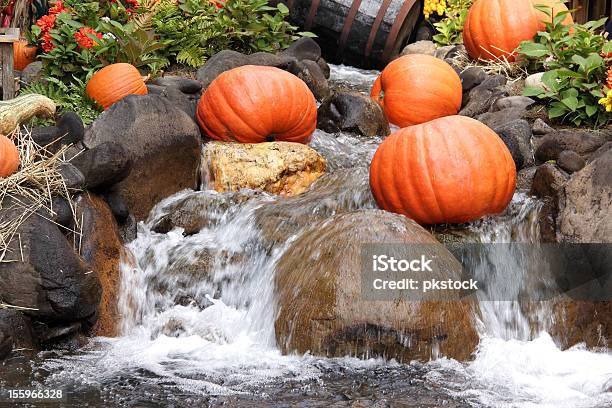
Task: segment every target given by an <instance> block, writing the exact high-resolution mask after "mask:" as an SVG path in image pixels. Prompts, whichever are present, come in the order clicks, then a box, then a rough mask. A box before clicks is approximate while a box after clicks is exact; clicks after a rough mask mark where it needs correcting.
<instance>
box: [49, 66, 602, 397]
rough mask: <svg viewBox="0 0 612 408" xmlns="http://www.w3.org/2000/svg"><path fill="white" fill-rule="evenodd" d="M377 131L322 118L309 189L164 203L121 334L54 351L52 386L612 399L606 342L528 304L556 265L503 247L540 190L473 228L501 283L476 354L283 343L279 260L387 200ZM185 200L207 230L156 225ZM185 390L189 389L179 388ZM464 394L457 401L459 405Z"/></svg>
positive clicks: (137, 264)
mask: <svg viewBox="0 0 612 408" xmlns="http://www.w3.org/2000/svg"><path fill="white" fill-rule="evenodd" d="M376 75H377V73H376V72H370V71H361V70H355V69H353V68H350V67H343V66H342V67H337V66H334V67H332V78H331V81H332V82H333V83H335V84H337V85H338V84H339V85H346V86H354V87H355V88H356V89H358V90H360V91H362V92H366V91H367V87H368V86H369V84H371V82H372V81H373V78H375V77H376ZM379 143H380V139H378V138H370V139H363V138H356V137H354V136H351V135H329V134H326V133H324V132H320V131H317V132H316V133H315V136H314V138H313V142H312V144H311V147H313V148H314V149H316V150H317V151H319V152H320V153H321V154H323V155H324V156H325V158H326V159H327V160H328V167H329V172H328V174H327V175H326V176H324V177H323V178H322V179H320V180H319V181H318V182H317V183H315V185H313V187H312V188H311V189H310V190H309V191H307V192H306V193H304V194H302V195H300V196H298V197H292V198H279V197H273V196H270V195H267V194H265V193H257V192H250V191H243V192H238V193H217V192H214V191H209V190H204V191H183V192H180V193H178V194H176V195H174V196H172V197H168V198H167V199H165V200H163V201H162V202H161V203H159V204H158V205H157V206H156V207H155V208H154V209H153V211H152V212H151V214H150V216H149V218H148V220H147V221H146V222H144V223H141V224H140V225H139V226H138V238H137V239H136V240H135V241H133V242H132V243H130V244H129V245H128V247H127V249H128V251H127V252H128V256H126V257H125V259H124V260H123V264H122V281H121V287H120V300H119V310H120V312H121V316H122V321H121V323H120V325H121V333H122V334H121V336H120V337H118V338H116V339H106V338H99V339H95V341H93V342H92V343H91V344H90V345H89V346H88V347H86V348H85V349H84V350H81V351H79V352H78V353H74V354H71V353H67V354H65V355H59V356H56V357H55V358H47V359H44V360H43V362H42V363H41V367H40V371H42V372H44V373H45V376H46V375H47V374H48V378H47V380H46V381H47V384H55V385H57V384H60V385H62V386H66V384H75V383H76V384H77V385H76V386H75V387H76V388H77V389H78V390H82V389H83V388H85V389H91V388H93V389H95V390H102V389H107V391H106V393H105V394H104V395H105V398H107V399H108V400H111V401H116V399H117V398H119V399H120V400H121V401H122V402H124V403H126V404H128V403H133V402H134V401H141V400H143V399H145V398H146V399H149V398H153V397H152V396H158V397H159V396H163V398H162V397H159V398H162V399H161V400H157V401H158V402H159V403H160V404H167V403H171V404H176V403H177V402H178V405H177V406H183V405H180V404H181V403H183V402H182V400H181V398H183V397H182V395H183V394H184V395H187V396H188V398H189V403H190V404H191V405H196V406H199V405H204V404H208V403H209V402H210V400H209V399H208V398H209V397H213V396H214V397H219V396H228V395H230V396H244V395H255V396H257V397H258V398H263V399H265V398H267V397H268V394H269V393H274V392H276V393H277V395H280V397H279V399H280V400H282V402H281V403H279V406H280V405H282V406H286V405H293V404H295V403H296V401H300V398H299V397H300V396H303V397H304V398H306V396H308V398H311V400H310V401H313V404H312V405H316V403H315V402H317V403H320V404H326V405H327V404H329V401H332V400H338V401H339V400H340V399H341V396H342V395H344V396H345V397H346V395H347V394H348V395H352V393H358V392H359V390H356V389H361V388H366V389H367V388H368V387H369V385H370V384H376V387H380V388H376V390H381V395H384V398H386V399H388V400H389V401H390V403H392V402H393V401H401V402H398V404H400V405H401V404H405V405H415V406H416V405H417V404H420V402H421V400H420V399H419V398H423V399H422V401H423V403H422V405H423V406H425V405H427V406H437V405H441V404H445V405H446V404H447V403H450V405H448V406H449V407H456V406H465V405H463V402H467V403H468V404H470V405H471V406H474V407H483V406H484V407H501V406H504V407H521V408H531V407H551V408H553V407H554V408H559V407H567V408H570V407H572V408H573V407H591V408H595V407H606V406H608V407H609V406H612V392H611V391H612V356H611V355H610V353H609V351H608V350H605V351H602V352H593V351H588V350H586V349H585V348H584V347H583V346H580V345H578V346H575V347H573V348H572V349H570V350H566V351H562V350H560V349H559V348H558V347H557V346H556V345H555V342H554V341H553V339H552V338H551V336H550V335H548V334H547V333H546V330H547V322H548V317H549V316H548V314H549V312H548V311H547V309H546V304H541V305H540V307H539V308H531V309H529V310H525V309H524V308H523V307H522V305H521V303H520V302H519V301H518V300H519V299H520V297H521V294H522V293H523V292H524V291H526V290H528V289H529V290H534V288H535V287H536V286H537V287H539V286H546V283H547V281H546V277H545V276H544V277H542V280H539V281H537V282H530V281H529V279H523V278H526V276H523V275H522V274H524V273H525V272H524V271H525V270H526V269H525V268H524V266H525V264H526V263H529V262H534V260H533V259H528V257H527V255H529V254H533V253H537V252H536V251H527V252H521V251H522V250H521V247H520V246H514V245H507V244H509V243H524V244H526V245H527V246H526V247H525V248H527V247H529V246H532V247H536V246H537V245H539V230H538V221H537V220H538V212H539V210H540V206H541V203H540V202H539V201H537V200H534V199H532V198H529V197H527V196H526V195H524V194H520V193H519V194H516V195H515V197H514V199H513V200H512V203H511V205H510V207H509V208H508V210H507V211H506V212H505V213H504V214H502V215H499V216H495V217H490V218H487V219H485V220H482V221H479V222H476V223H473V224H470V225H469V226H468V227H467V228H468V229H469V231H467V232H466V235H468V236H469V237H471V238H470V239H471V240H472V241H473V242H475V243H481V244H487V245H486V246H485V248H486V251H485V253H484V254H483V256H482V258H480V259H477V260H476V263H475V266H476V267H475V273H476V277H477V278H479V279H484V280H486V281H487V282H488V284H489V285H488V288H487V291H485V292H484V293H482V294H479V296H480V297H479V302H480V309H481V314H480V316H479V319H480V323H481V324H480V332H481V342H480V345H479V347H478V350H477V352H476V354H475V356H474V360H473V361H471V362H467V363H462V362H457V361H454V360H450V359H447V358H444V357H442V358H440V359H438V360H436V361H432V362H429V363H427V364H424V365H422V364H418V363H412V364H405V365H402V364H398V363H395V362H393V361H384V360H381V359H376V360H374V359H373V360H369V361H360V360H357V359H354V358H348V357H347V358H342V359H325V358H317V357H313V356H310V355H305V356H297V355H290V356H283V355H281V353H280V351H279V350H278V348H277V346H276V341H275V331H274V321H275V317H276V313H277V310H276V309H277V305H276V300H275V296H274V277H275V267H276V263H277V262H278V260H279V259H280V257H281V256H282V255H283V253H284V252H285V250H286V248H287V247H288V245H290V244H291V242H292V241H293V240H295V239H296V238H297V237H298V236H299V234H300V232H301V230H302V229H303V228H305V227H307V226H308V225H309V220H310V218H311V217H314V216H317V217H320V218H323V219H326V218H330V217H332V216H334V215H336V214H339V213H342V212H350V211H355V210H359V209H369V208H375V203H374V201H373V199H372V196H371V193H370V189H369V183H368V164H369V162H370V160H371V157H372V155H373V154H374V152H375V150H376V148H377V146H378V144H379ZM182 209H184V210H185V211H183V212H185V213H188V215H190V216H193V217H194V218H195V219H196V221H197V223H198V224H199V226H200V228H197V229H196V231H191V232H190V233H189V234H184V232H185V230H184V229H183V228H181V227H177V228H165V229H164V228H161V227H160V226H161V225H165V223H166V222H167V221H168V219H169V217H171V216H172V214H177V213H181V211H182ZM179 218H180V217H179ZM156 231H157V232H156ZM269 235H273V236H274V237H275V238H276V239H275V240H273V241H274V243H271V240H270V239H269ZM529 256H532V255H529ZM490 265H494V266H495V267H494V268H490V267H488V266H490ZM538 285H539V286H538ZM330 378H331V379H332V380H329V379H330ZM364 379H365V380H364ZM328 380H329V381H328ZM359 384H361V385H359ZM364 384H365V385H364ZM357 385H359V386H357ZM87 387H90V388H87ZM330 389H331V390H334V392H336V393H335V394H334V393H332V392H331V391H330ZM108 390H110V391H108ZM313 390H314V391H313ZM98 392H99V391H98ZM366 392H370V393H372V394H373V393H378V391H371V390H370V391H367V390H366V391H364V393H366ZM173 393H178V394H177V395H179V397H177V399H170V400H169V399H168V398H170V397H169V396H170V395H173ZM117 396H118V397H117ZM315 396H319V398H320V399H319V400H317V399H316V398H315ZM237 398H238V397H237ZM342 398H344V397H342ZM381 398H382V397H381ZM402 398H408V400H406V399H402ZM415 398H416V400H415ZM453 398H456V399H457V400H458V401H461V405H453V404H454V402H452V401H454V400H453ZM415 401H416V402H415ZM367 404H369V402H367ZM458 404H459V403H458ZM128 405H129V404H128ZM259 405H262V404H259V403H258V400H256V402H255V403H253V404H252V406H259ZM306 405H308V404H306Z"/></svg>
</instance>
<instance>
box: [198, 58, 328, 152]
mask: <svg viewBox="0 0 612 408" xmlns="http://www.w3.org/2000/svg"><path fill="white" fill-rule="evenodd" d="M196 118H197V121H198V124H199V125H200V127H201V128H202V131H203V133H204V134H206V135H207V136H208V137H210V138H211V139H216V140H221V141H226V142H241V143H260V142H265V141H273V140H277V141H285V142H298V143H308V142H310V138H311V135H312V133H313V132H314V130H315V128H316V124H317V104H316V102H315V98H314V96H313V94H312V92H310V90H309V89H308V86H307V85H306V84H305V83H304V82H303V81H302V80H300V79H299V78H298V77H296V76H295V75H292V74H290V73H288V72H286V71H283V70H281V69H278V68H274V67H262V66H254V65H245V66H242V67H238V68H234V69H231V70H229V71H225V72H224V73H222V74H221V75H219V76H218V77H217V78H215V80H214V81H212V83H211V84H210V86H209V87H208V88H207V89H206V92H205V93H204V95H202V98H201V99H200V102H199V103H198V109H197V112H196Z"/></svg>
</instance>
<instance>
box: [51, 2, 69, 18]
mask: <svg viewBox="0 0 612 408" xmlns="http://www.w3.org/2000/svg"><path fill="white" fill-rule="evenodd" d="M63 11H66V7H65V6H64V2H63V1H58V2H56V3H55V4H54V5H53V7H51V8H50V9H49V14H51V15H55V14H59V13H61V12H63Z"/></svg>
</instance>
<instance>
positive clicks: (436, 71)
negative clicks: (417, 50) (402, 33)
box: [370, 54, 462, 127]
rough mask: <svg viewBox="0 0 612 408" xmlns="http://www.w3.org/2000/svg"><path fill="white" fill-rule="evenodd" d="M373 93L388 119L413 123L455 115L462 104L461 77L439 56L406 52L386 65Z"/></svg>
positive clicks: (407, 124) (399, 122) (402, 124)
mask: <svg viewBox="0 0 612 408" xmlns="http://www.w3.org/2000/svg"><path fill="white" fill-rule="evenodd" d="M381 92H382V95H381ZM370 96H371V97H372V98H373V99H374V100H376V101H378V102H379V103H380V105H381V106H382V107H383V109H384V111H385V115H387V118H388V119H389V122H391V123H393V124H395V125H397V126H399V127H406V126H412V125H417V124H420V123H424V122H429V121H430V120H433V119H437V118H441V117H443V116H449V115H456V114H457V112H459V109H460V108H461V98H462V88H461V79H460V78H459V75H457V73H456V72H455V70H454V69H453V68H452V67H451V66H450V65H448V64H447V63H446V62H444V61H442V60H440V59H438V58H435V57H432V56H430V55H421V54H411V55H405V56H403V57H400V58H398V59H396V60H394V61H392V62H391V63H390V64H389V65H387V67H386V68H385V69H384V70H383V72H382V73H381V74H380V76H379V77H378V78H377V79H376V82H375V83H374V87H373V88H372V92H371V93H370Z"/></svg>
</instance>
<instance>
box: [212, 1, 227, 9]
mask: <svg viewBox="0 0 612 408" xmlns="http://www.w3.org/2000/svg"><path fill="white" fill-rule="evenodd" d="M210 2H211V3H212V4H213V5H214V6H215V7H217V8H218V9H220V8H223V2H224V0H210Z"/></svg>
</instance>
